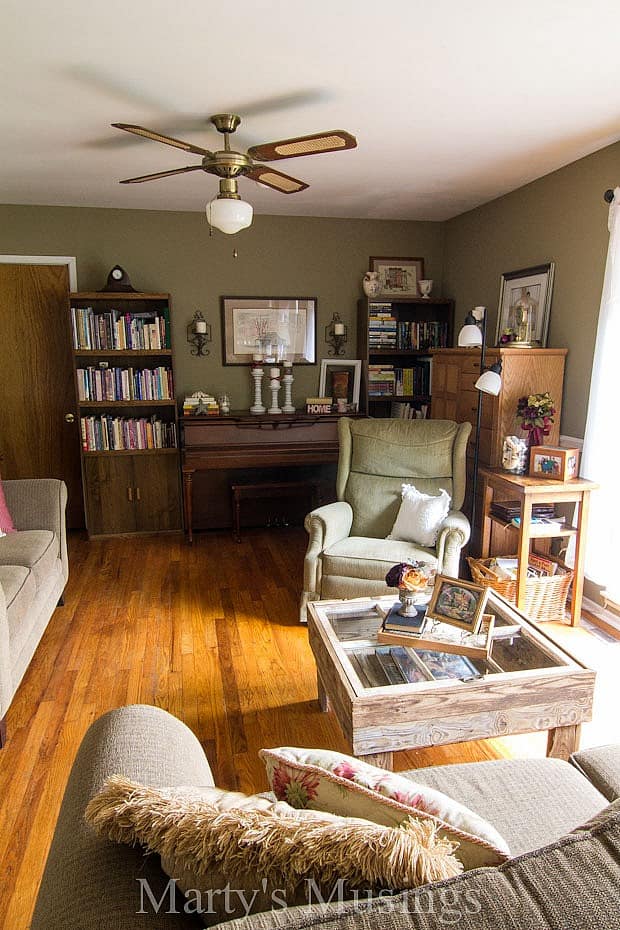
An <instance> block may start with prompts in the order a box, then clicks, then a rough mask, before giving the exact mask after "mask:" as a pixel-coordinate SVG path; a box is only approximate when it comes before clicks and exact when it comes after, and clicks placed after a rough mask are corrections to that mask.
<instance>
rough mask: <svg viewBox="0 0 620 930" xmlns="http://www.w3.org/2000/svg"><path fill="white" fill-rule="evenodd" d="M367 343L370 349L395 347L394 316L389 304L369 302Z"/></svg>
mask: <svg viewBox="0 0 620 930" xmlns="http://www.w3.org/2000/svg"><path fill="white" fill-rule="evenodd" d="M368 345H369V347H370V348H371V349H395V348H396V317H395V316H393V314H392V307H391V304H371V305H370V313H369V316H368Z"/></svg>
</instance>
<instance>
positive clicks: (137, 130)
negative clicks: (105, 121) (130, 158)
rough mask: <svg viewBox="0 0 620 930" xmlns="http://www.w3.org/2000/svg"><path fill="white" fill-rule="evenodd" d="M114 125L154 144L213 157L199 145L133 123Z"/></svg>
mask: <svg viewBox="0 0 620 930" xmlns="http://www.w3.org/2000/svg"><path fill="white" fill-rule="evenodd" d="M112 125H113V126H114V128H115V129H124V131H125V132H132V133H133V134H134V135H135V136H144V138H145V139H152V140H153V142H163V143H164V145H173V146H174V147H175V148H176V149H183V151H184V152H193V153H194V155H211V152H209V150H208V149H203V148H200V146H199V145H193V144H192V143H191V142H184V141H183V140H182V139H175V138H174V137H173V136H164V135H162V133H161V132H155V130H153V129H145V128H144V126H134V125H132V124H131V123H112Z"/></svg>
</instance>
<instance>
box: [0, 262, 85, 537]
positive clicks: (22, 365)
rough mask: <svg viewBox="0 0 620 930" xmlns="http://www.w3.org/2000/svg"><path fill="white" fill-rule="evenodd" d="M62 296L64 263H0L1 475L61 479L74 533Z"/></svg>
mask: <svg viewBox="0 0 620 930" xmlns="http://www.w3.org/2000/svg"><path fill="white" fill-rule="evenodd" d="M68 295H69V270H68V267H67V266H66V265H9V264H7V265H5V264H2V263H0V346H1V347H2V348H1V352H2V355H1V362H0V398H1V402H0V455H1V456H2V476H3V477H4V478H62V479H63V481H65V482H66V484H67V488H68V491H69V500H68V505H67V525H68V526H69V527H72V528H74V527H80V526H84V512H83V503H82V481H81V474H80V435H79V418H78V416H77V410H76V403H75V393H74V388H73V365H72V355H71V345H70V339H69V323H68V319H67V313H68ZM67 415H72V416H73V418H74V419H73V421H72V422H67V421H66V420H65V417H66V416H67Z"/></svg>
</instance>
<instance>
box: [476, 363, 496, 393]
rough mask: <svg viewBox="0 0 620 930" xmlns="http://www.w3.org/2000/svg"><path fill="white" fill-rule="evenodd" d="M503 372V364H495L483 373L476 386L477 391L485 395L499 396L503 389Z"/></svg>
mask: <svg viewBox="0 0 620 930" xmlns="http://www.w3.org/2000/svg"><path fill="white" fill-rule="evenodd" d="M501 370H502V363H501V362H495V364H494V365H491V367H490V368H488V369H487V370H486V371H483V372H482V374H481V375H480V377H479V378H478V380H477V381H476V383H475V385H474V387H475V388H476V390H478V391H481V392H482V393H483V394H495V395H497V394H499V392H500V391H501V389H502V379H501V377H500V372H501Z"/></svg>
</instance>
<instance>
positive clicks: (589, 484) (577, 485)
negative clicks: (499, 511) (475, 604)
mask: <svg viewBox="0 0 620 930" xmlns="http://www.w3.org/2000/svg"><path fill="white" fill-rule="evenodd" d="M480 477H481V478H482V542H481V557H482V558H483V559H486V558H488V557H489V546H490V542H491V524H492V522H493V520H494V518H493V517H492V515H491V503H492V501H493V497H494V494H495V493H497V494H498V495H501V498H503V499H504V500H514V499H517V500H518V501H519V503H520V506H521V524H520V526H519V528H518V532H519V539H518V544H517V555H518V559H519V564H518V568H517V607H519V608H522V607H523V606H524V604H525V583H526V580H527V564H528V558H529V553H530V544H531V541H532V539H543V538H546V539H549V538H550V537H551V538H553V537H556V536H574V537H575V565H574V577H573V594H572V599H571V609H570V618H571V619H570V622H571V626H575V625H576V624H577V623H578V622H579V618H580V616H581V601H582V598H583V571H584V558H585V533H586V529H587V525H588V511H589V506H590V492H591V491H595V490H596V489H597V488H598V484H596V483H595V482H594V481H588V480H586V479H585V478H573V479H572V480H571V481H555V480H553V479H552V478H530V477H528V476H527V475H511V474H510V473H509V472H505V471H503V470H502V469H501V468H481V469H480ZM539 503H549V504H556V503H561V504H565V503H576V504H579V515H578V518H577V526H574V527H564V528H561V529H557V528H555V527H549V526H537V525H536V524H532V504H539ZM502 525H503V524H502Z"/></svg>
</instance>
